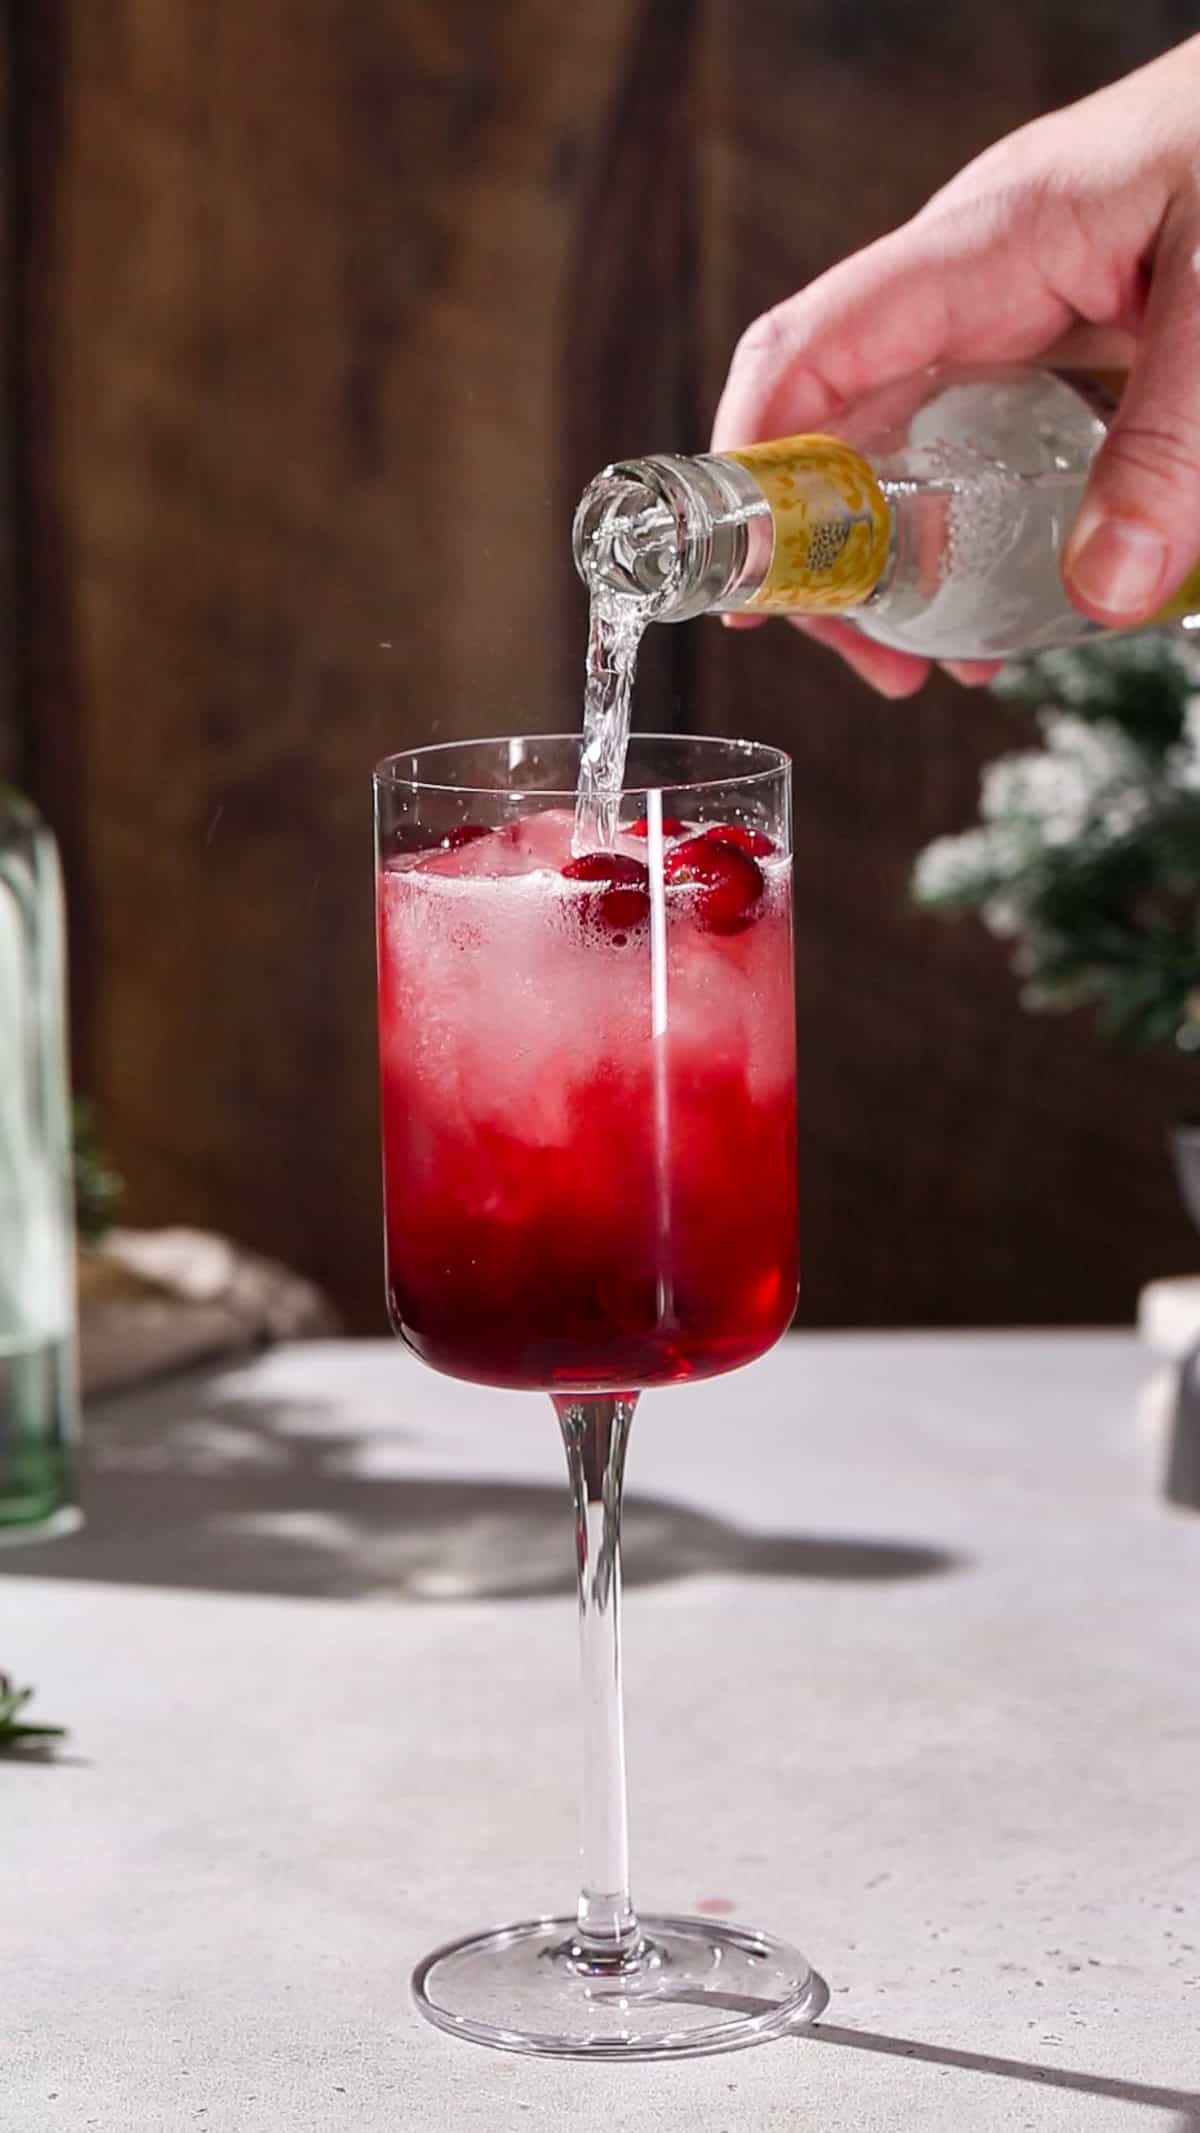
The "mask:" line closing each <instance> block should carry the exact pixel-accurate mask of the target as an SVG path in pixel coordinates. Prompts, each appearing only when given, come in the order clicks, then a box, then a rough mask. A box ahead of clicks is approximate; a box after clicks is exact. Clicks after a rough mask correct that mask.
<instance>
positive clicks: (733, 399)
mask: <svg viewBox="0 0 1200 2133" xmlns="http://www.w3.org/2000/svg"><path fill="white" fill-rule="evenodd" d="M1071 317H1072V312H1071V309H1070V306H1069V305H1068V304H1067V303H1066V301H1065V300H1064V298H1062V297H1061V296H1059V295H1058V294H1057V293H1056V292H1055V291H1054V289H1053V288H1051V287H1050V285H1049V284H1048V282H1047V281H1046V279H1045V277H1044V276H1043V274H1042V272H1041V271H1040V268H1039V266H1038V263H1037V261H1036V259H1035V258H1034V256H1033V249H1032V247H1030V246H1027V245H1023V244H1022V243H1021V242H1020V241H1019V239H1018V238H1017V237H1016V236H1015V235H1014V231H1013V228H1012V227H1011V225H1010V223H1009V221H1008V219H1007V216H1006V215H1004V214H1003V213H1002V211H1001V209H1000V207H999V205H998V203H995V202H989V201H987V200H986V199H984V200H969V201H966V202H963V203H962V204H961V205H960V206H958V207H957V208H953V209H945V210H942V211H941V212H939V213H938V214H936V215H932V216H923V217H921V218H919V219H918V220H917V221H915V222H909V223H906V224H905V225H904V226H903V227H902V228H901V229H898V230H894V231H893V232H892V233H891V235H890V236H887V237H881V238H880V239H879V240H878V241H877V242H876V243H875V244H871V245H868V246H867V247H866V249H865V250H864V251H861V252H856V253H855V254H854V255H853V256H852V257H851V258H850V259H846V260H843V261H842V262H841V263H840V265H838V266H836V267H832V268H831V269H830V270H829V272H828V273H826V274H822V275H821V276H820V277H819V278H818V279H817V280H816V281H815V282H811V283H810V284H809V286H808V287H807V288H806V289H802V290H800V292H799V293H798V294H797V295H795V296H791V297H788V298H787V300H786V301H785V302H784V303H782V304H778V305H776V306H775V308H774V310H772V311H768V312H766V313H764V315H763V317H762V318H760V319H756V320H755V322H754V324H753V325H752V326H750V327H749V328H748V330H747V331H746V332H745V333H744V334H743V335H742V338H741V340H740V342H739V343H738V346H737V349H736V351H735V353H734V358H733V362H732V365H731V367H730V372H729V377H728V379H727V381H726V385H725V390H724V392H723V393H722V395H721V400H720V403H719V405H718V408H717V413H716V420H715V422H714V425H713V449H714V451H722V450H724V449H726V448H727V447H730V446H733V445H736V444H754V443H757V442H759V440H760V439H763V438H766V437H786V436H790V435H792V434H793V433H795V432H796V431H798V430H811V429H819V428H820V427H821V425H822V424H823V423H826V422H828V421H829V419H830V417H831V415H833V414H834V413H835V412H836V411H837V410H838V409H839V408H841V407H844V406H846V405H848V404H849V403H851V402H852V401H854V400H857V399H860V398H861V397H862V396H863V395H864V394H866V393H868V392H870V391H872V390H873V389H874V388H875V387H877V386H881V385H887V384H890V383H891V382H892V381H893V380H895V379H898V378H903V377H906V376H908V375H910V374H911V373H912V372H914V371H919V370H923V369H924V368H925V367H926V366H927V365H928V364H931V363H938V362H946V361H955V360H957V361H966V360H974V361H977V360H979V359H980V358H982V357H987V358H989V359H991V360H993V361H997V362H1003V361H1010V362H1011V361H1015V360H1019V359H1020V358H1021V357H1023V356H1030V355H1034V354H1037V353H1039V352H1040V351H1041V350H1042V349H1044V348H1045V347H1046V346H1047V345H1048V343H1050V342H1051V341H1053V340H1054V339H1055V338H1056V336H1057V335H1059V334H1061V333H1063V332H1064V331H1065V330H1066V328H1067V326H1068V325H1069V323H1070V321H1071Z"/></svg>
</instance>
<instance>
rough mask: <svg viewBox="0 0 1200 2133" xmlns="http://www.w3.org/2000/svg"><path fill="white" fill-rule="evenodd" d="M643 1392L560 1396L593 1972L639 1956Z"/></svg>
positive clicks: (586, 1959)
mask: <svg viewBox="0 0 1200 2133" xmlns="http://www.w3.org/2000/svg"><path fill="white" fill-rule="evenodd" d="M636 1405H637V1395H636V1394H627V1395H624V1396H621V1397H617V1396H614V1397H611V1398H610V1397H607V1396H603V1395H596V1396H588V1397H584V1398H574V1399H573V1398H558V1399H555V1402H554V1406H555V1411H556V1412H557V1415H558V1420H559V1427H560V1428H561V1430H562V1433H563V1442H564V1444H565V1445H566V1448H567V1468H568V1471H569V1473H570V1477H571V1494H572V1497H573V1499H574V1505H575V1547H576V1560H577V1563H578V1569H579V1637H580V1647H581V1652H582V1660H583V1886H582V1889H581V1892H580V1897H579V1912H578V1929H577V1933H576V1937H575V1940H574V1942H573V1944H572V1946H571V1948H570V1951H569V1953H570V1956H571V1959H572V1961H573V1963H574V1964H575V1966H576V1967H577V1968H578V1969H581V1970H584V1971H586V1972H588V1973H589V1974H592V1975H599V1974H604V1973H606V1972H612V1971H621V1970H628V1969H630V1968H632V1967H634V1966H635V1965H637V1964H639V1963H640V1962H641V1960H642V1957H643V1955H644V1952H645V1951H644V1944H643V1941H642V1936H641V1930H640V1928H639V1926H638V1920H637V1913H636V1911H635V1910H634V1908H633V1904H632V1902H631V1901H630V1896H629V1833H628V1825H627V1820H626V1808H625V1716H624V1710H623V1707H622V1701H621V1488H622V1483H623V1480H624V1473H625V1449H626V1446H627V1444H628V1442H629V1425H630V1423H631V1422H632V1421H633V1411H634V1408H635V1407H636Z"/></svg>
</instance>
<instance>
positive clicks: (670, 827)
mask: <svg viewBox="0 0 1200 2133" xmlns="http://www.w3.org/2000/svg"><path fill="white" fill-rule="evenodd" d="M686 828H687V824H686V822H681V821H680V820H679V817H678V816H677V815H664V816H663V818H662V833H663V836H664V837H682V835H683V833H684V830H685V829H686ZM629 834H630V836H631V837H648V836H649V835H650V821H649V817H648V816H646V815H639V816H638V818H637V821H636V822H631V823H630V825H629Z"/></svg>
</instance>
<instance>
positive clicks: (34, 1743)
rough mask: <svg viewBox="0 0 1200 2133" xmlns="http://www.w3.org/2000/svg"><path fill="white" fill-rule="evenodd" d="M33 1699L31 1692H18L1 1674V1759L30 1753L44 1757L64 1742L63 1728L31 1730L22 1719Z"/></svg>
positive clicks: (32, 1728)
mask: <svg viewBox="0 0 1200 2133" xmlns="http://www.w3.org/2000/svg"><path fill="white" fill-rule="evenodd" d="M32 1695H33V1690H32V1689H19V1688H17V1687H16V1686H15V1684H14V1683H13V1682H12V1681H10V1679H9V1677H8V1675H7V1674H0V1755H11V1754H13V1753H22V1752H23V1753H28V1752H29V1751H30V1750H33V1751H34V1752H36V1753H41V1754H45V1753H46V1752H47V1751H48V1750H49V1749H51V1748H52V1747H53V1745H54V1743H55V1742H56V1741H60V1740H61V1739H62V1738H63V1735H64V1733H65V1731H66V1728H65V1727H64V1726H34V1725H30V1723H29V1722H28V1720H27V1719H23V1718H22V1716H21V1713H22V1711H23V1710H24V1709H25V1706H26V1704H27V1703H28V1702H29V1700H30V1698H31V1696H32Z"/></svg>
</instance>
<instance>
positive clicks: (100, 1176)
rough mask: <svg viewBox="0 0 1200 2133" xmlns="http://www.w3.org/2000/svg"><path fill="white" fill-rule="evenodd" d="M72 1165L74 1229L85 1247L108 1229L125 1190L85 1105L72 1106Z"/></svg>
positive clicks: (86, 1104) (87, 1106)
mask: <svg viewBox="0 0 1200 2133" xmlns="http://www.w3.org/2000/svg"><path fill="white" fill-rule="evenodd" d="M74 1165H75V1227H76V1229H77V1230H78V1232H79V1235H80V1236H81V1237H82V1238H83V1240H84V1242H85V1243H86V1244H94V1243H95V1242H96V1240H97V1238H99V1237H102V1236H103V1235H104V1232H105V1230H106V1229H108V1228H109V1227H110V1226H111V1224H112V1221H113V1218H114V1216H115V1215H116V1212H117V1208H118V1206H119V1205H120V1201H121V1194H122V1192H123V1190H124V1187H123V1185H122V1183H121V1180H120V1178H119V1177H118V1176H117V1174H116V1172H115V1171H114V1170H111V1169H110V1168H109V1165H108V1163H107V1161H106V1159H105V1156H104V1151H103V1149H102V1148H101V1146H100V1143H99V1141H98V1139H97V1136H96V1121H95V1114H94V1113H93V1110H92V1106H91V1105H90V1104H88V1103H77V1104H76V1105H75V1116H74Z"/></svg>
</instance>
